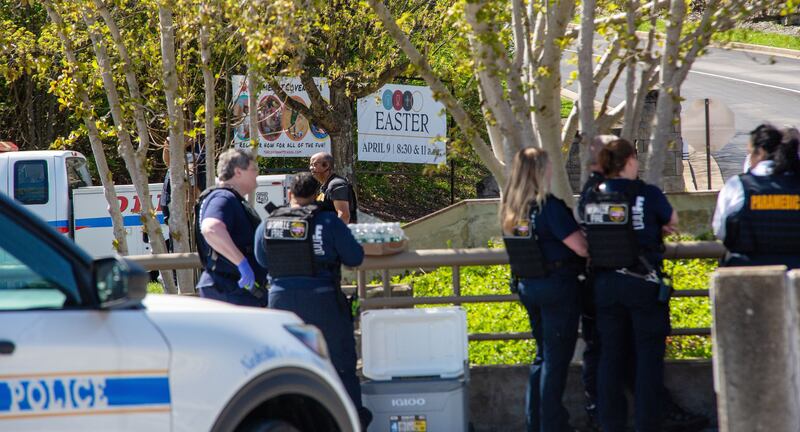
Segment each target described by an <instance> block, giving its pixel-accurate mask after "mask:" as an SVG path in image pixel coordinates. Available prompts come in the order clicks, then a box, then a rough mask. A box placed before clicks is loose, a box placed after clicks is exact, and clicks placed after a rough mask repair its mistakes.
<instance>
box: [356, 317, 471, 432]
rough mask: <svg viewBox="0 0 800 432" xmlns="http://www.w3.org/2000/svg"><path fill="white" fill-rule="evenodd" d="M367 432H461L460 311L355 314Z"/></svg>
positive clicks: (463, 327) (464, 397) (463, 355)
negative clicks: (358, 316) (369, 418)
mask: <svg viewBox="0 0 800 432" xmlns="http://www.w3.org/2000/svg"><path fill="white" fill-rule="evenodd" d="M361 346H362V362H363V374H364V376H365V377H366V378H367V381H365V382H363V383H362V384H361V390H362V397H363V400H364V405H365V406H366V407H367V408H369V409H370V411H372V414H373V420H372V423H371V424H370V426H369V429H368V432H401V431H402V432H418V431H454V432H459V431H467V430H468V425H469V392H468V384H469V365H468V356H467V316H466V313H465V312H464V310H463V309H461V308H460V307H448V308H420V309H384V310H370V311H366V312H364V313H363V314H361Z"/></svg>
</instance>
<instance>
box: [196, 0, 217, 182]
mask: <svg viewBox="0 0 800 432" xmlns="http://www.w3.org/2000/svg"><path fill="white" fill-rule="evenodd" d="M211 20H212V16H211V4H210V3H209V2H207V1H204V2H203V3H202V4H201V5H200V61H201V64H202V69H203V90H204V92H205V140H206V143H205V148H206V185H207V186H208V187H211V186H213V185H214V175H215V173H216V171H217V170H216V161H217V144H216V141H215V137H216V130H215V128H214V116H215V115H216V111H215V110H216V100H215V97H214V87H215V86H216V85H215V84H216V82H215V80H214V73H213V72H212V71H211V42H210V38H211V34H210V33H211V30H210V29H209V23H210V22H211Z"/></svg>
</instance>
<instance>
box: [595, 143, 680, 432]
mask: <svg viewBox="0 0 800 432" xmlns="http://www.w3.org/2000/svg"><path fill="white" fill-rule="evenodd" d="M598 161H599V164H600V167H601V168H602V170H603V175H604V176H605V178H606V180H604V181H603V182H601V183H600V184H598V185H596V186H595V187H594V188H592V189H591V190H589V191H587V195H586V197H585V200H584V202H583V208H582V209H581V214H583V215H585V216H584V217H585V219H584V223H585V227H586V233H587V239H588V243H589V260H590V265H591V267H592V271H593V273H594V299H595V307H596V314H597V330H598V333H599V335H600V342H601V346H602V349H601V350H600V371H599V376H598V408H599V413H600V423H601V426H602V429H603V431H605V432H617V431H624V430H625V425H626V420H627V403H626V400H625V394H624V389H625V374H626V372H627V371H626V365H627V364H628V360H629V358H628V357H629V350H628V349H627V346H628V344H629V341H628V339H629V338H630V337H631V336H630V335H632V337H633V346H634V351H635V362H636V364H635V389H634V395H635V408H636V413H635V414H636V415H635V424H636V430H637V431H639V432H650V431H659V430H660V423H661V415H662V410H661V407H662V404H663V403H664V401H663V399H662V394H661V389H662V388H663V371H664V351H665V347H666V344H665V341H666V337H667V335H668V334H669V331H670V324H669V307H668V300H669V297H668V296H669V290H670V287H669V286H668V285H667V284H666V283H665V282H664V280H663V278H662V274H661V267H662V261H663V240H662V236H663V234H665V233H671V232H674V231H675V229H676V227H677V223H678V217H677V213H676V212H675V211H674V210H673V209H672V207H671V206H670V204H669V202H668V201H667V199H666V197H665V196H664V194H663V192H661V190H659V189H658V188H657V187H655V186H652V185H648V184H645V183H644V182H642V181H640V180H638V179H637V177H638V169H639V164H638V161H637V157H636V150H635V148H634V147H633V145H632V144H631V143H629V142H628V141H626V140H623V139H618V140H615V141H612V142H611V143H609V144H607V145H606V146H605V147H603V149H601V150H600V153H599V155H598Z"/></svg>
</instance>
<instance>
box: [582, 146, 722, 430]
mask: <svg viewBox="0 0 800 432" xmlns="http://www.w3.org/2000/svg"><path fill="white" fill-rule="evenodd" d="M617 139H619V137H617V136H616V135H597V136H595V137H594V138H593V139H592V140H591V141H590V143H589V156H590V159H589V165H588V167H587V168H588V170H589V177H588V179H587V180H586V183H584V185H583V188H582V189H581V195H580V199H579V201H578V220H579V221H580V222H581V223H583V221H584V220H585V215H584V214H583V209H584V208H585V202H586V199H587V198H588V197H589V195H590V194H593V193H594V192H593V191H594V189H595V188H596V187H597V186H598V185H600V184H601V183H602V182H603V181H605V180H606V178H605V176H604V175H603V170H602V167H601V166H600V163H599V160H598V157H599V155H600V150H602V149H603V148H604V147H605V146H606V144H609V143H611V142H613V141H615V140H617ZM593 286H594V280H593V277H592V275H591V272H589V274H587V281H586V283H584V284H583V288H584V289H583V291H582V292H581V294H582V295H581V307H582V310H581V337H582V338H583V341H584V343H585V344H586V347H585V349H584V351H583V363H582V368H581V369H582V370H581V379H582V381H583V388H584V395H585V396H586V405H585V409H586V414H587V415H588V416H589V421H590V423H591V424H590V426H591V428H592V430H599V428H600V427H599V425H598V424H597V422H598V418H597V417H598V414H597V375H598V369H599V363H600V351H601V345H600V336H599V335H598V333H597V328H596V313H595V306H594V289H593ZM628 339H630V336H629V337H628ZM626 352H627V353H628V354H626V357H627V364H628V365H629V367H628V373H627V374H626V378H625V387H626V389H628V390H631V391H633V389H634V381H635V376H634V371H635V353H634V352H633V344H632V341H630V340H629V343H628V346H627V348H626ZM661 400H662V402H663V403H662V407H663V409H662V411H663V414H664V415H663V419H662V423H661V427H662V429H663V430H664V431H667V432H673V431H674V432H692V431H699V430H701V429H703V428H704V427H706V425H707V424H708V418H707V417H705V416H704V415H702V414H698V413H695V412H692V411H689V410H687V409H685V408H683V407H681V406H680V405H678V404H677V403H676V402H675V400H674V399H673V398H672V394H671V393H670V391H669V389H667V388H666V387H662V390H661Z"/></svg>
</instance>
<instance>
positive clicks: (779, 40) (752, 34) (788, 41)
mask: <svg viewBox="0 0 800 432" xmlns="http://www.w3.org/2000/svg"><path fill="white" fill-rule="evenodd" d="M713 40H714V41H715V42H720V43H727V42H742V43H749V44H753V45H763V46H769V47H775V48H787V49H794V50H800V38H798V37H797V36H792V35H785V34H780V33H765V32H762V31H757V30H749V29H733V30H729V31H726V32H723V33H719V34H716V35H714V38H713Z"/></svg>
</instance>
